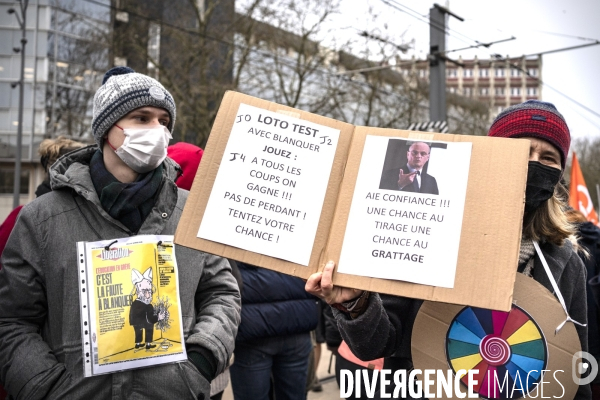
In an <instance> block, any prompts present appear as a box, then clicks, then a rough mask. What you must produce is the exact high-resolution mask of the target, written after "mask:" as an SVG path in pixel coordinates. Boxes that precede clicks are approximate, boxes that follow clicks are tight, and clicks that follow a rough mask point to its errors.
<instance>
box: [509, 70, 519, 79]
mask: <svg viewBox="0 0 600 400" xmlns="http://www.w3.org/2000/svg"><path fill="white" fill-rule="evenodd" d="M510 76H512V77H513V78H517V77H519V76H521V70H519V69H516V68H511V69H510Z"/></svg>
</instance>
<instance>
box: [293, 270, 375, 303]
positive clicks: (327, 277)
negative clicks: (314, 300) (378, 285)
mask: <svg viewBox="0 0 600 400" xmlns="http://www.w3.org/2000/svg"><path fill="white" fill-rule="evenodd" d="M334 267H335V263H334V262H333V261H329V262H328V263H327V264H326V265H325V269H323V272H316V273H314V274H312V275H311V276H310V277H309V278H308V280H307V281H306V285H305V286H304V289H305V290H306V291H307V292H308V293H310V294H312V295H314V296H317V297H320V298H321V299H323V300H325V302H326V303H327V304H339V303H343V302H346V301H350V300H353V299H355V298H357V297H359V296H360V295H362V294H363V291H362V290H359V289H350V288H346V287H342V286H334V285H333V269H334Z"/></svg>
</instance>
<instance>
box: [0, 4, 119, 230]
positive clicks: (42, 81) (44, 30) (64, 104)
mask: <svg viewBox="0 0 600 400" xmlns="http://www.w3.org/2000/svg"><path fill="white" fill-rule="evenodd" d="M10 8H13V9H15V10H16V12H17V13H19V12H20V8H19V4H18V3H17V2H15V1H0V37H1V38H2V40H0V93H1V94H0V219H2V217H3V216H6V215H7V214H8V212H10V210H11V209H12V198H13V184H14V162H15V156H16V145H17V129H18V112H19V88H18V86H16V87H13V85H14V83H15V82H18V81H19V78H20V69H21V55H20V54H19V53H17V52H15V51H14V48H20V46H21V43H20V41H21V35H22V31H21V28H20V26H19V24H18V22H17V19H16V17H15V16H14V14H9V13H8V10H9V9H10ZM110 10H111V8H110V0H94V1H93V2H91V1H86V0H80V1H77V0H30V1H29V5H28V8H27V14H26V35H27V44H26V47H25V74H24V78H25V83H24V107H23V129H22V132H23V136H22V153H21V162H22V175H21V203H26V202H28V201H30V200H33V198H34V192H35V188H36V187H37V185H38V184H39V183H41V181H42V180H43V179H44V171H43V169H42V168H41V166H40V163H39V155H38V153H37V150H38V148H39V144H40V142H41V141H42V140H43V139H45V138H50V137H56V136H58V135H64V136H67V137H69V138H72V139H75V140H81V141H90V140H91V137H90V133H89V126H90V123H91V112H92V108H91V102H92V99H93V94H94V92H95V90H96V88H97V87H98V86H99V84H100V82H101V80H102V76H103V73H104V72H105V71H106V69H107V67H108V66H109V65H111V62H110V49H109V47H108V46H107V45H106V43H109V41H108V40H107V38H108V37H109V36H110V34H111V30H110V22H111V12H110Z"/></svg>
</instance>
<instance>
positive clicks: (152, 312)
mask: <svg viewBox="0 0 600 400" xmlns="http://www.w3.org/2000/svg"><path fill="white" fill-rule="evenodd" d="M77 248H78V253H79V255H80V257H79V263H80V266H81V268H80V275H81V280H80V289H81V292H80V294H81V296H80V298H81V315H82V325H81V329H82V337H83V355H84V360H85V363H84V369H85V376H93V375H98V374H105V373H110V372H115V371H121V370H125V369H131V368H141V367H147V366H152V365H158V364H165V363H170V362H177V361H182V360H185V359H186V358H187V355H186V352H185V345H184V343H183V328H182V323H181V309H180V307H179V282H178V276H177V261H176V258H175V247H174V245H173V236H170V235H140V236H133V237H127V238H120V239H114V240H107V241H100V242H79V243H77Z"/></svg>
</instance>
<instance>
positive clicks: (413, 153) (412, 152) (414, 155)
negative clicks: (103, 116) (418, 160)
mask: <svg viewBox="0 0 600 400" xmlns="http://www.w3.org/2000/svg"><path fill="white" fill-rule="evenodd" d="M410 154H412V155H413V157H416V156H418V155H419V154H420V155H421V157H425V156H428V155H429V153H427V152H424V151H416V150H413V151H411V152H410Z"/></svg>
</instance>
